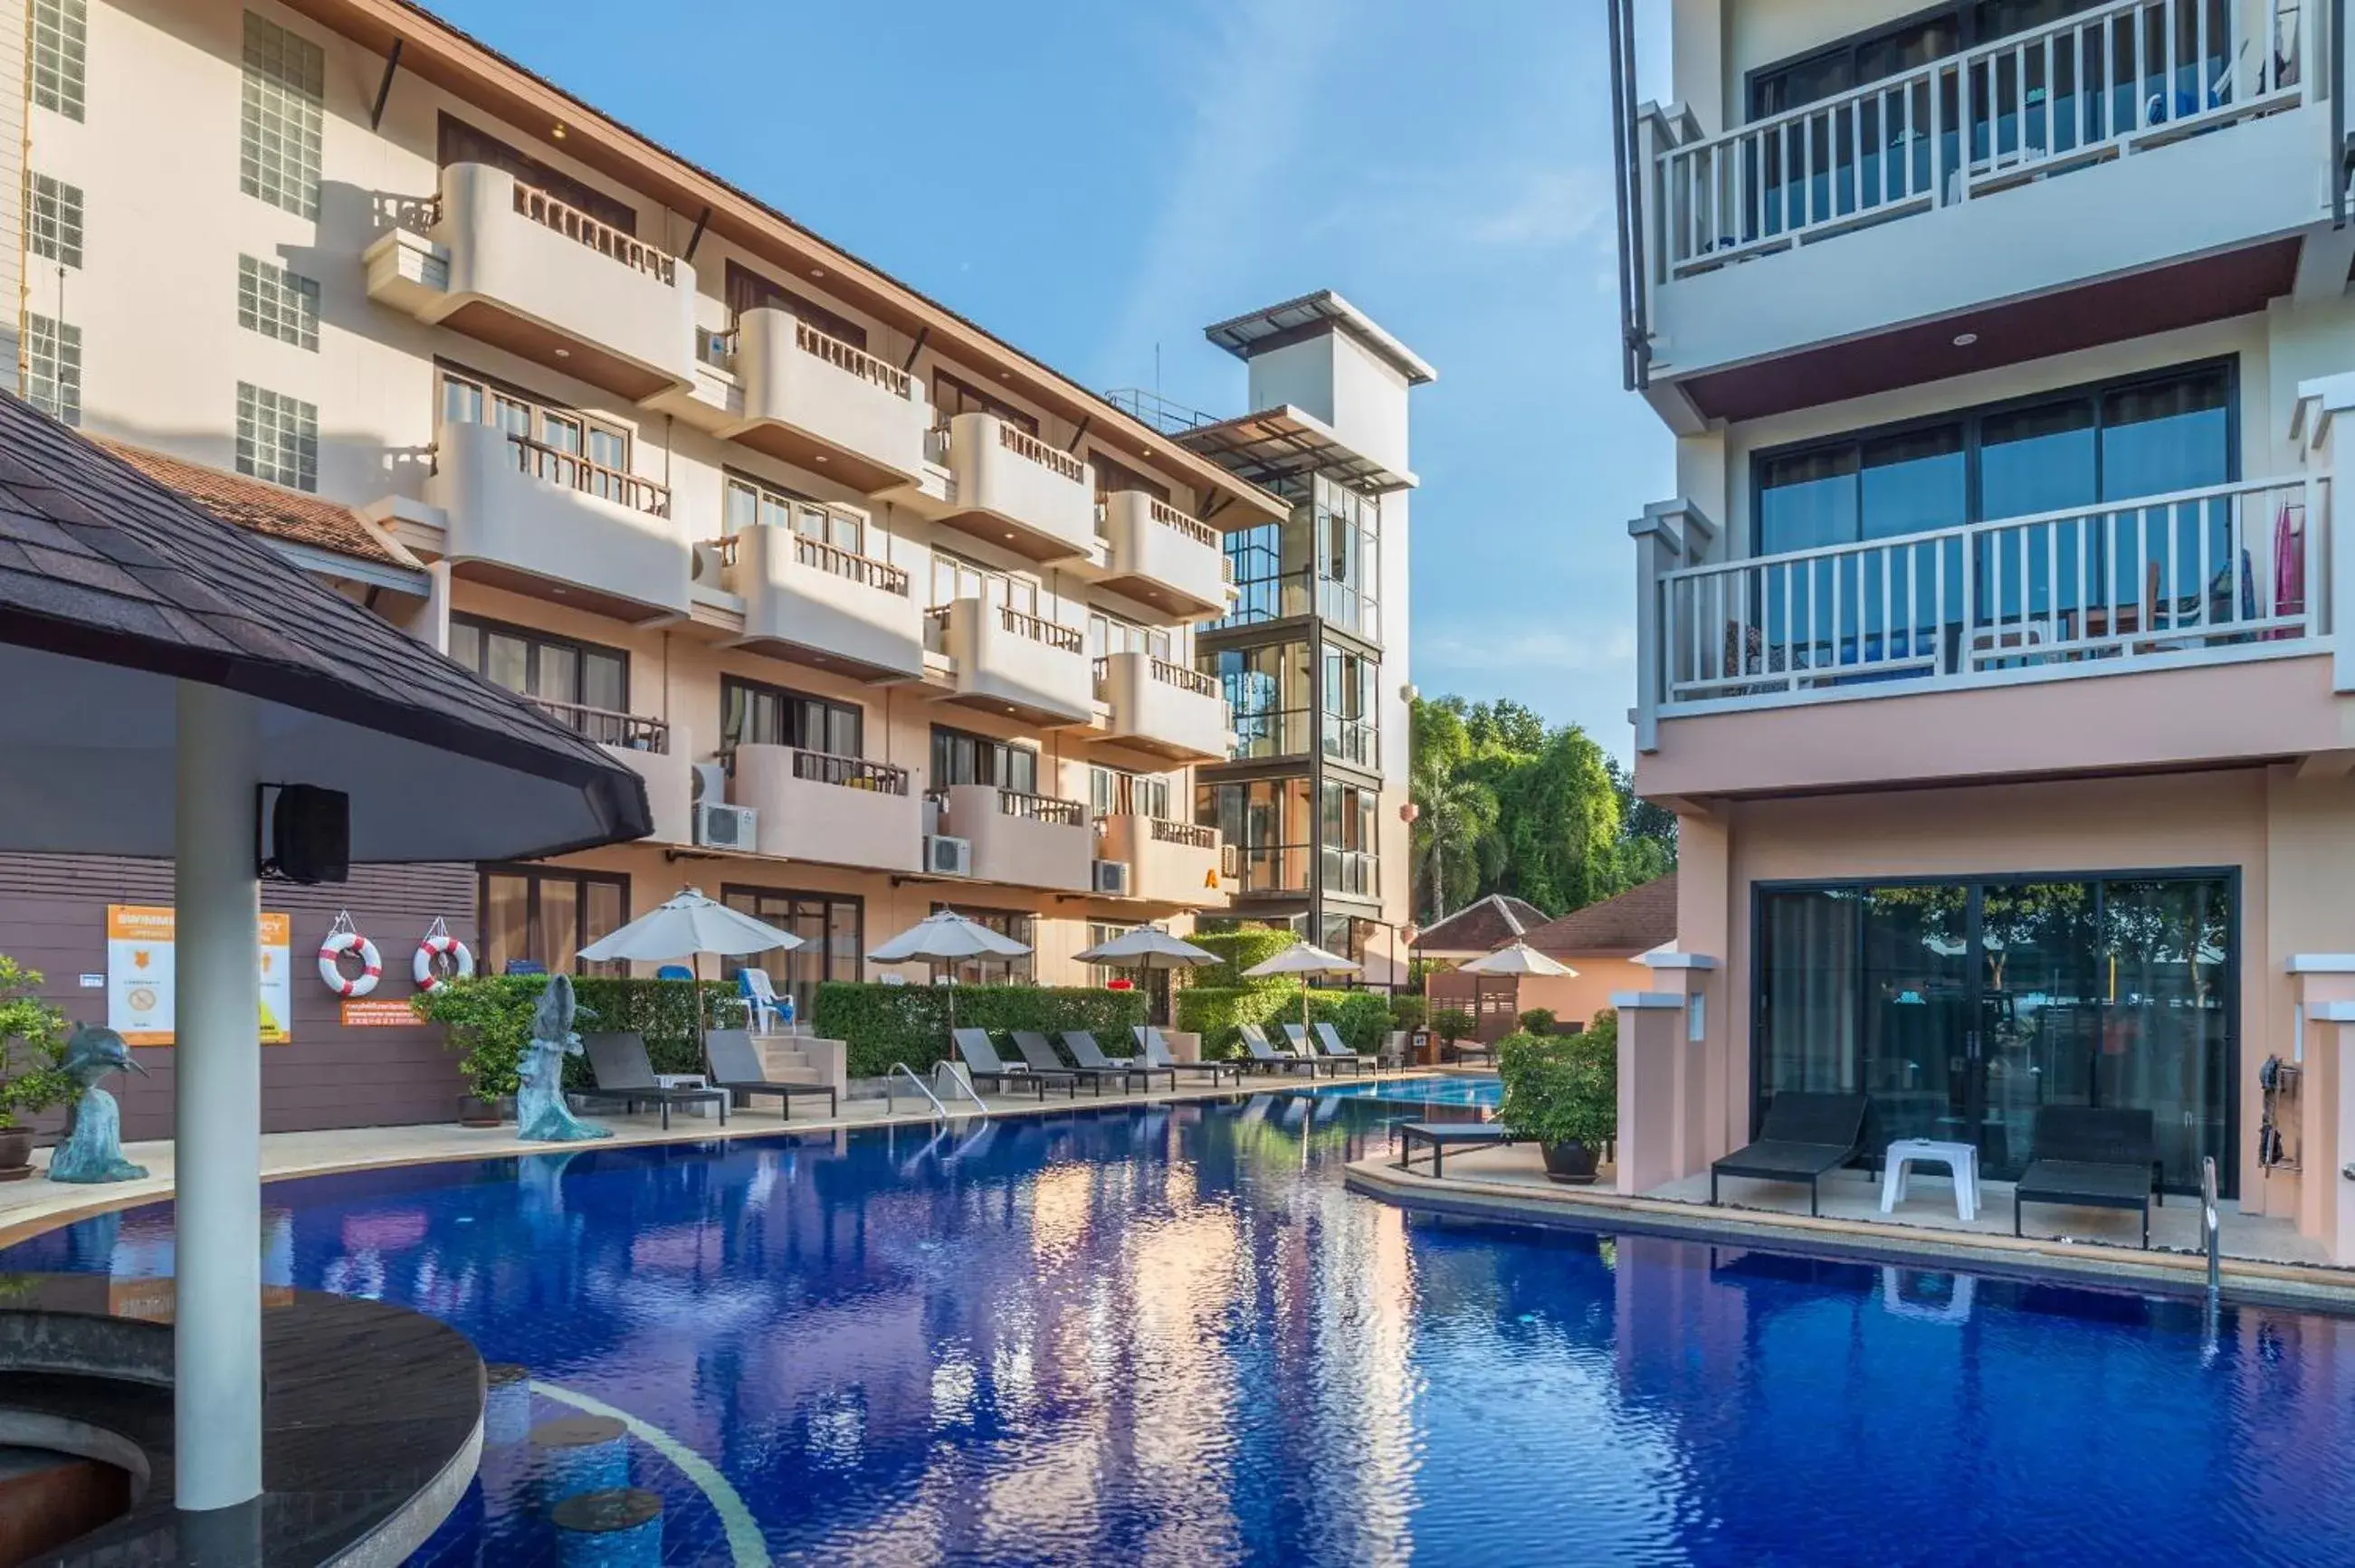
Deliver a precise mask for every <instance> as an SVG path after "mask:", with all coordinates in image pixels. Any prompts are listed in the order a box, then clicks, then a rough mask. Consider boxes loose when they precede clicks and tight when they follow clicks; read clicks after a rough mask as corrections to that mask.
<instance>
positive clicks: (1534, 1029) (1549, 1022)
mask: <svg viewBox="0 0 2355 1568" xmlns="http://www.w3.org/2000/svg"><path fill="white" fill-rule="evenodd" d="M1516 1022H1518V1023H1519V1024H1520V1026H1521V1033H1524V1034H1550V1033H1553V1026H1554V1016H1553V1009H1552V1008H1550V1007H1532V1008H1530V1009H1529V1011H1528V1012H1524V1013H1522V1014H1521V1016H1520V1017H1519V1019H1518V1020H1517V1021H1516Z"/></svg>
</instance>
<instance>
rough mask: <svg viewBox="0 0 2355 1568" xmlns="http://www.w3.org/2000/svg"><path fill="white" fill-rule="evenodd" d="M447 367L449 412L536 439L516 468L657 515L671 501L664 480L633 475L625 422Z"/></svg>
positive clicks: (462, 420)
mask: <svg viewBox="0 0 2355 1568" xmlns="http://www.w3.org/2000/svg"><path fill="white" fill-rule="evenodd" d="M441 372H442V418H443V419H444V420H447V421H450V422H452V423H455V424H468V425H496V426H497V427H498V428H499V429H503V430H505V431H506V433H507V434H508V435H509V436H510V437H512V438H514V439H515V440H517V442H528V443H530V444H529V445H528V446H519V447H518V449H517V466H519V467H520V468H522V469H523V470H524V471H526V472H527V473H533V474H537V475H538V476H539V477H540V478H542V479H545V480H549V481H552V482H556V483H559V484H564V485H570V487H571V488H573V489H575V490H581V491H585V492H587V493H589V494H591V495H595V496H601V497H602V498H603V499H605V500H607V501H614V502H619V503H622V504H623V505H625V506H635V507H638V508H640V509H641V510H644V511H654V512H655V513H656V514H657V515H661V514H662V511H661V509H663V508H666V507H667V506H668V499H667V496H666V493H663V492H662V491H661V489H660V487H659V486H656V485H654V484H652V483H650V482H646V481H643V480H639V479H636V478H634V476H633V475H632V474H631V472H630V433H629V432H628V431H627V430H624V429H622V428H621V427H620V426H618V425H610V424H607V423H605V422H603V421H602V420H599V419H594V418H590V417H589V416H588V415H586V414H583V413H581V411H580V410H579V409H577V408H566V407H564V406H563V405H562V404H559V403H550V402H547V401H545V400H543V399H541V398H538V397H534V396H533V395H532V394H530V393H528V392H525V391H522V390H520V389H519V388H517V387H509V386H506V384H504V383H502V382H499V381H496V380H494V379H492V378H491V377H490V376H484V375H480V374H478V373H477V372H474V371H472V370H467V369H464V368H462V367H460V366H452V365H444V366H442V367H441ZM582 459H586V460H587V461H585V462H584V461H581V460H582Z"/></svg>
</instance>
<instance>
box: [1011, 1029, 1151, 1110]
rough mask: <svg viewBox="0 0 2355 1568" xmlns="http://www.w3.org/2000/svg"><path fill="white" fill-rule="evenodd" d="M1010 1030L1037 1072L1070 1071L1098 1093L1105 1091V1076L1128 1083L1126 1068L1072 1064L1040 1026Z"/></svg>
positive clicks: (1017, 1044) (1015, 1046) (1027, 1062)
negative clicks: (1060, 1053) (1040, 1031)
mask: <svg viewBox="0 0 2355 1568" xmlns="http://www.w3.org/2000/svg"><path fill="white" fill-rule="evenodd" d="M1009 1033H1011V1035H1012V1037H1013V1040H1014V1048H1015V1049H1016V1050H1017V1051H1019V1052H1021V1053H1022V1060H1023V1061H1024V1062H1025V1063H1026V1064H1028V1066H1029V1068H1030V1070H1031V1071H1032V1072H1034V1073H1069V1074H1071V1075H1072V1076H1073V1077H1074V1078H1076V1079H1077V1080H1078V1081H1079V1082H1080V1083H1085V1084H1092V1085H1093V1086H1095V1091H1096V1093H1098V1094H1103V1086H1104V1080H1105V1079H1106V1078H1118V1079H1119V1080H1120V1084H1121V1087H1123V1088H1126V1087H1127V1086H1128V1075H1127V1069H1125V1068H1123V1067H1113V1066H1104V1067H1073V1066H1069V1065H1066V1064H1065V1063H1064V1061H1063V1059H1062V1058H1061V1057H1060V1056H1058V1055H1056V1054H1055V1047H1054V1045H1053V1044H1052V1043H1051V1042H1050V1041H1049V1040H1048V1038H1047V1037H1046V1036H1045V1035H1044V1034H1041V1033H1039V1032H1038V1031H1037V1030H1035V1029H1016V1030H1012V1031H1009Z"/></svg>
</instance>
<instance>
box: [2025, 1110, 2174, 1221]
mask: <svg viewBox="0 0 2355 1568" xmlns="http://www.w3.org/2000/svg"><path fill="white" fill-rule="evenodd" d="M2158 1174H2159V1161H2158V1139H2157V1137H2156V1136H2155V1133H2154V1131H2153V1124H2152V1120H2151V1114H2150V1112H2148V1111H2147V1110H2125V1109H2118V1108H2113V1107H2103V1106H2040V1107H2037V1111H2036V1123H2035V1126H2034V1128H2032V1129H2031V1131H2030V1135H2029V1158H2028V1169H2027V1170H2025V1171H2021V1172H2020V1173H2019V1183H2018V1185H2017V1186H2016V1187H2015V1188H2014V1190H2013V1192H2012V1198H2013V1202H2012V1210H2011V1234H2014V1235H2019V1234H2020V1229H2019V1212H2020V1211H2021V1210H2022V1209H2025V1208H2026V1207H2028V1205H2029V1204H2030V1203H2062V1204H2068V1205H2071V1206H2073V1207H2077V1208H2087V1209H2133V1210H2137V1211H2138V1212H2139V1213H2141V1214H2142V1245H2144V1247H2146V1248H2147V1247H2148V1246H2149V1245H2150V1204H2151V1199H2152V1197H2153V1195H2154V1194H2155V1193H2156V1192H2158ZM2160 1201H2161V1202H2165V1200H2164V1199H2161V1200H2160Z"/></svg>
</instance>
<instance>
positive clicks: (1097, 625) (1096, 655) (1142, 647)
mask: <svg viewBox="0 0 2355 1568" xmlns="http://www.w3.org/2000/svg"><path fill="white" fill-rule="evenodd" d="M1170 647H1171V643H1170V639H1169V633H1168V631H1167V629H1166V628H1163V627H1158V626H1139V625H1137V624H1136V623H1135V621H1133V620H1122V619H1121V618H1120V617H1119V616H1117V615H1106V614H1105V613H1104V612H1103V610H1100V609H1098V610H1091V611H1089V612H1088V657H1089V658H1091V659H1102V658H1104V657H1106V656H1107V655H1109V654H1114V653H1150V654H1152V655H1153V656H1154V657H1155V658H1156V659H1159V660H1161V661H1163V662H1167V661H1168V659H1169V652H1170Z"/></svg>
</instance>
